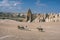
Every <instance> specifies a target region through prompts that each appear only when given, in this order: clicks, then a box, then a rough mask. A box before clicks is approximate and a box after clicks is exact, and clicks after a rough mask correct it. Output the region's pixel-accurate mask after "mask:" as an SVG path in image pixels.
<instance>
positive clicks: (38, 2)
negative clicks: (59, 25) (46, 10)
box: [36, 0, 47, 6]
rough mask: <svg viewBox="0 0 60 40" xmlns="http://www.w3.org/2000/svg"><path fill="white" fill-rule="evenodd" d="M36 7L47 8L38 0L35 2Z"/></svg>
mask: <svg viewBox="0 0 60 40" xmlns="http://www.w3.org/2000/svg"><path fill="white" fill-rule="evenodd" d="M36 5H37V6H47V5H46V4H43V3H41V2H40V0H37V1H36Z"/></svg>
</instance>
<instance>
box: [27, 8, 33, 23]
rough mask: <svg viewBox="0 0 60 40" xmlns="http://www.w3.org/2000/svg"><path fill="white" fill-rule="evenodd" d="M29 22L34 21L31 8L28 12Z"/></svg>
mask: <svg viewBox="0 0 60 40" xmlns="http://www.w3.org/2000/svg"><path fill="white" fill-rule="evenodd" d="M27 21H30V22H31V21H32V12H31V9H30V8H29V9H28V12H27Z"/></svg>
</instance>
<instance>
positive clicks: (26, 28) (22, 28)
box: [18, 26, 43, 32]
mask: <svg viewBox="0 0 60 40" xmlns="http://www.w3.org/2000/svg"><path fill="white" fill-rule="evenodd" d="M18 29H20V30H29V31H31V30H30V29H29V28H28V27H27V26H18ZM36 29H38V31H41V32H43V28H42V27H41V26H40V27H37V28H36Z"/></svg>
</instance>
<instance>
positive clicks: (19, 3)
mask: <svg viewBox="0 0 60 40" xmlns="http://www.w3.org/2000/svg"><path fill="white" fill-rule="evenodd" d="M29 8H30V9H31V11H32V12H33V13H50V12H53V13H59V12H60V0H0V12H20V13H21V12H22V13H25V12H27V11H28V9H29Z"/></svg>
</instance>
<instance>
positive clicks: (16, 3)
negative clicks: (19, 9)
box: [0, 0, 22, 6]
mask: <svg viewBox="0 0 60 40" xmlns="http://www.w3.org/2000/svg"><path fill="white" fill-rule="evenodd" d="M10 2H11V3H9V1H8V0H3V1H1V2H0V6H17V5H18V4H20V5H21V4H22V3H21V2H16V1H10Z"/></svg>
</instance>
